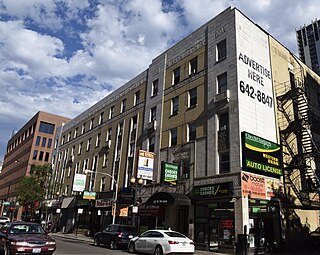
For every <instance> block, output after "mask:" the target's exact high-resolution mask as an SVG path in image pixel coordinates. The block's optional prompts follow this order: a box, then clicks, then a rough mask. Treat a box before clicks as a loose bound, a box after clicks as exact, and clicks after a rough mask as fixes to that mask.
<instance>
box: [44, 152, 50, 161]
mask: <svg viewBox="0 0 320 255" xmlns="http://www.w3.org/2000/svg"><path fill="white" fill-rule="evenodd" d="M49 156H50V153H49V152H46V155H45V157H44V161H45V162H48V161H49Z"/></svg>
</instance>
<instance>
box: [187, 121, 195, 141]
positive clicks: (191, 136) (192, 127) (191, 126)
mask: <svg viewBox="0 0 320 255" xmlns="http://www.w3.org/2000/svg"><path fill="white" fill-rule="evenodd" d="M196 137H197V125H196V123H189V124H188V137H187V141H188V142H189V141H194V140H196Z"/></svg>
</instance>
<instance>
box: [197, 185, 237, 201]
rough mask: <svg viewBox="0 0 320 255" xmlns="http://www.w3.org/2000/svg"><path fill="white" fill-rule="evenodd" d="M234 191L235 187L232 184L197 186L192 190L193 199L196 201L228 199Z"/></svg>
mask: <svg viewBox="0 0 320 255" xmlns="http://www.w3.org/2000/svg"><path fill="white" fill-rule="evenodd" d="M232 190H233V187H232V183H231V182H224V183H217V184H209V185H204V186H196V187H194V188H193V190H192V197H193V198H194V199H199V198H204V199H209V198H211V199H212V198H221V197H228V196H231V194H232Z"/></svg>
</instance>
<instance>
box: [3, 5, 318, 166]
mask: <svg viewBox="0 0 320 255" xmlns="http://www.w3.org/2000/svg"><path fill="white" fill-rule="evenodd" d="M229 6H233V7H237V8H238V9H240V10H241V11H242V12H243V13H244V14H245V15H246V16H248V17H249V18H250V19H251V20H253V21H254V22H255V23H258V24H259V25H260V26H261V27H263V28H264V29H265V30H266V31H267V32H269V33H270V34H271V35H273V36H274V37H275V38H276V39H277V40H278V41H280V42H281V43H282V44H283V45H285V46H286V47H287V48H288V49H290V50H291V51H292V52H293V53H296V54H297V45H296V36H295V29H297V28H299V27H300V26H303V25H304V24H306V25H307V24H309V23H310V22H311V21H312V20H315V19H319V18H320V17H319V16H318V15H319V8H320V7H319V6H320V0H303V1H302V0H290V1H287V0H259V1H257V0H233V1H231V0H166V1H161V0H45V1H43V0H27V1H26V0H14V1H13V0H0V161H1V160H3V158H4V155H5V153H6V146H7V142H8V140H9V139H10V137H11V134H12V132H13V131H14V130H16V131H17V130H19V129H20V128H21V127H22V126H23V125H24V124H25V123H26V122H27V121H28V120H29V119H30V118H31V117H33V116H34V115H35V114H36V113H37V112H38V111H45V112H49V113H53V114H57V115H62V116H65V117H68V118H71V119H72V118H74V117H76V116H77V115H79V114H80V113H81V112H83V111H85V110H86V109H88V108H89V107H90V106H92V105H93V104H95V103H96V102H98V101H100V100H101V99H102V98H104V97H105V96H107V95H108V94H110V93H111V92H112V91H114V90H115V89H116V88H118V87H119V86H121V85H123V84H124V83H126V82H127V81H129V80H130V79H132V78H134V77H135V76H136V75H138V74H139V73H141V72H142V71H144V70H145V69H147V68H148V66H149V65H150V64H151V61H152V59H154V58H155V57H157V56H158V55H159V54H161V53H162V52H163V51H165V50H166V49H168V48H169V47H170V46H172V45H173V44H175V43H176V42H178V41H180V40H181V39H182V38H184V37H185V36H187V35H188V34H190V33H191V32H193V31H194V30H196V29H197V28H198V27H200V26H201V25H203V24H204V23H206V22H207V21H209V20H210V19H211V18H213V17H214V16H216V15H217V14H219V13H220V12H221V11H223V10H224V9H226V8H227V7H229Z"/></svg>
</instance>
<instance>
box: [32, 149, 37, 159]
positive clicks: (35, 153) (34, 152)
mask: <svg viewBox="0 0 320 255" xmlns="http://www.w3.org/2000/svg"><path fill="white" fill-rule="evenodd" d="M37 157H38V151H37V150H34V151H33V155H32V159H33V160H37Z"/></svg>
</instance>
